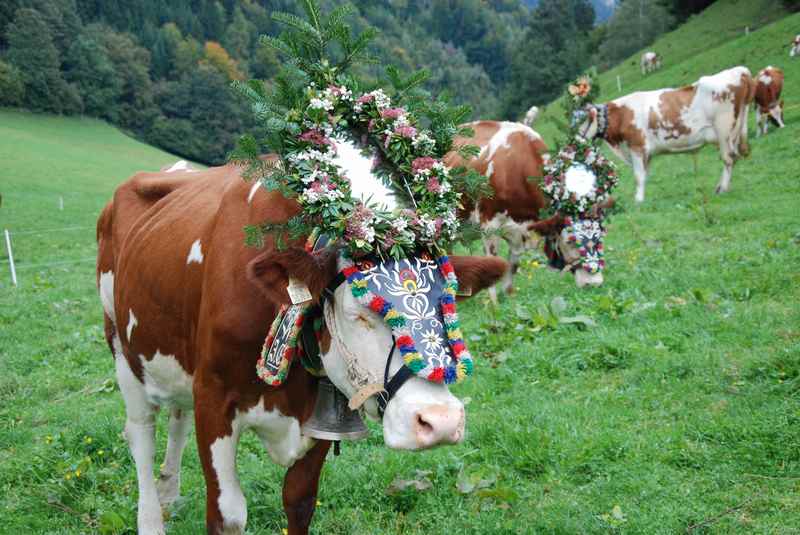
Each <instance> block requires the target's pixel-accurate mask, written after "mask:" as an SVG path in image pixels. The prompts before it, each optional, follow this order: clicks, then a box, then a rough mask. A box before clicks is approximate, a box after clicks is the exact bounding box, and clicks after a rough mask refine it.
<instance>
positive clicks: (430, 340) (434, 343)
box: [422, 329, 443, 351]
mask: <svg viewBox="0 0 800 535" xmlns="http://www.w3.org/2000/svg"><path fill="white" fill-rule="evenodd" d="M442 342H443V340H442V337H441V336H439V333H437V332H436V331H434V330H433V329H428V330H427V331H425V332H423V333H422V343H424V344H425V350H426V351H436V350H438V349H440V348H441V347H442Z"/></svg>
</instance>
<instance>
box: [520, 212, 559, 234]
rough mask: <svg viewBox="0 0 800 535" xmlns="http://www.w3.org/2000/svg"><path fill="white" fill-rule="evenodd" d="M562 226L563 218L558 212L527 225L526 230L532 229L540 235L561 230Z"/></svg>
mask: <svg viewBox="0 0 800 535" xmlns="http://www.w3.org/2000/svg"><path fill="white" fill-rule="evenodd" d="M563 226H564V218H563V217H562V216H561V215H560V214H556V215H554V216H551V217H548V218H547V219H543V220H541V221H536V222H534V223H530V224H529V225H528V230H532V231H534V232H536V233H537V234H539V235H540V236H549V235H550V234H556V233H557V232H560V231H561V227H563Z"/></svg>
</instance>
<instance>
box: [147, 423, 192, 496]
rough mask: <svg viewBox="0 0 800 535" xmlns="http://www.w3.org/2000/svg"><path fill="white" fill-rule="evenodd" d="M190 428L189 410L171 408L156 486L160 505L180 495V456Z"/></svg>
mask: <svg viewBox="0 0 800 535" xmlns="http://www.w3.org/2000/svg"><path fill="white" fill-rule="evenodd" d="M191 429H192V414H191V412H190V411H186V410H181V409H172V411H171V412H170V415H169V435H168V438H167V454H166V456H165V457H164V464H163V465H162V466H161V474H160V476H159V478H158V482H157V484H156V487H157V488H158V500H159V502H161V506H162V507H167V506H169V505H171V504H172V503H173V502H175V500H177V499H178V496H180V491H181V458H182V457H183V448H184V447H185V446H186V439H187V438H188V436H189V431H191Z"/></svg>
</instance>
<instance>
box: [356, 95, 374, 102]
mask: <svg viewBox="0 0 800 535" xmlns="http://www.w3.org/2000/svg"><path fill="white" fill-rule="evenodd" d="M373 100H375V95H372V94H370V93H367V94H366V95H361V96H360V97H358V98H357V99H356V102H358V103H359V104H366V103H367V102H372V101H373Z"/></svg>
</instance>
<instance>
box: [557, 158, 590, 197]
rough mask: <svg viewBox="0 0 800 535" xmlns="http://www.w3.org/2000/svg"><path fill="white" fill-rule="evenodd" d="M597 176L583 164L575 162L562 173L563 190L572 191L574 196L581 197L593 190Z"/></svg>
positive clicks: (569, 192)
mask: <svg viewBox="0 0 800 535" xmlns="http://www.w3.org/2000/svg"><path fill="white" fill-rule="evenodd" d="M596 182H597V177H596V176H595V174H594V173H593V172H592V171H591V169H589V168H588V167H586V166H585V165H583V164H575V165H572V166H570V167H569V169H567V171H566V172H565V173H564V190H565V192H566V193H568V194H571V193H574V194H575V196H576V197H578V198H583V197H586V196H587V195H589V194H590V193H592V192H593V191H594V190H595V184H596Z"/></svg>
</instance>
